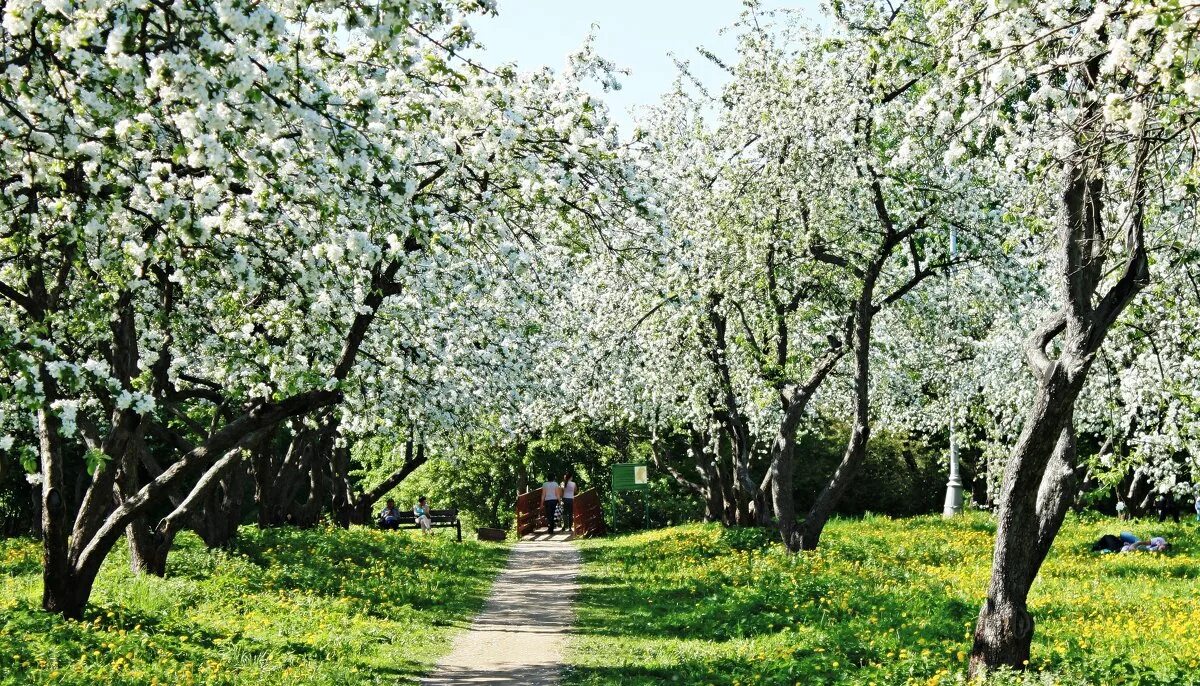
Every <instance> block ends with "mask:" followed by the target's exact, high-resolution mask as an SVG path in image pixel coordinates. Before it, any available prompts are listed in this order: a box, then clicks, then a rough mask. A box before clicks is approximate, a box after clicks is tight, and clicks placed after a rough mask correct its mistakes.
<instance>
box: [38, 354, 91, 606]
mask: <svg viewBox="0 0 1200 686" xmlns="http://www.w3.org/2000/svg"><path fill="white" fill-rule="evenodd" d="M42 384H43V388H44V392H45V394H46V399H45V401H44V402H43V403H42V406H41V407H39V408H38V415H37V419H38V444H39V445H38V447H39V450H40V452H41V459H42V507H41V509H42V513H41V515H42V557H43V568H42V608H44V609H45V610H46V611H47V612H57V613H60V614H62V615H64V616H66V617H69V618H71V619H79V618H80V617H81V616H82V615H83V605H84V602H86V598H87V595H88V594H89V593H90V592H91V589H90V588H88V589H83V590H81V589H79V588H78V586H77V584H76V583H75V579H73V578H72V575H71V561H70V558H69V557H68V548H67V544H68V536H69V532H68V529H67V507H66V503H65V502H63V496H62V486H63V470H62V446H61V442H60V440H59V434H58V430H59V420H58V415H56V414H55V413H54V410H53V408H52V407H51V403H52V402H53V399H54V398H55V397H56V395H57V394H56V391H57V388H58V387H57V384H56V383H55V381H54V379H53V377H51V376H50V375H49V374H48V373H43V374H42ZM81 595H82V599H81Z"/></svg>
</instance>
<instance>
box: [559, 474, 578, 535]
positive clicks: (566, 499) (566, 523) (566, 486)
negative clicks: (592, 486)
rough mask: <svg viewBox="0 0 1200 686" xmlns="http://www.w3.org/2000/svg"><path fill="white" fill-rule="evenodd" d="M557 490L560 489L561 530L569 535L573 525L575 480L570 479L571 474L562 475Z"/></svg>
mask: <svg viewBox="0 0 1200 686" xmlns="http://www.w3.org/2000/svg"><path fill="white" fill-rule="evenodd" d="M559 488H561V489H562V513H563V520H562V521H563V529H564V530H566V532H567V533H571V532H572V531H573V530H574V526H573V525H574V523H575V480H574V479H572V478H571V472H567V473H566V474H564V475H563V478H562V481H561V482H560V483H559Z"/></svg>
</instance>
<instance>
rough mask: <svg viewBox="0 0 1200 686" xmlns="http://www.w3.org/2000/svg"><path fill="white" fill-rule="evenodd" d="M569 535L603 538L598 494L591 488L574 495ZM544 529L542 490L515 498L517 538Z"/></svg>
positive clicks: (544, 514)
mask: <svg viewBox="0 0 1200 686" xmlns="http://www.w3.org/2000/svg"><path fill="white" fill-rule="evenodd" d="M571 519H572V520H573V521H572V522H571V534H572V535H574V536H577V537H580V538H583V537H587V536H603V535H604V533H605V531H606V529H605V527H604V510H603V509H602V508H601V507H600V493H599V492H597V491H596V489H594V488H591V489H588V490H586V491H583V492H581V493H576V494H575V501H574V510H573V516H572V517H571ZM545 528H546V513H545V512H544V510H543V508H542V489H540V488H539V489H536V490H533V491H529V492H528V493H522V494H521V495H519V496H517V537H518V538H526V537H528V536H531V535H533V532H535V531H537V530H538V529H545Z"/></svg>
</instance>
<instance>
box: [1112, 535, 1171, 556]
mask: <svg viewBox="0 0 1200 686" xmlns="http://www.w3.org/2000/svg"><path fill="white" fill-rule="evenodd" d="M1121 541H1122V542H1123V543H1124V544H1125V545H1123V546H1121V552H1123V553H1132V552H1134V551H1137V550H1145V551H1147V552H1151V553H1163V552H1166V551H1167V550H1168V549H1169V548H1170V547H1171V544H1170V543H1167V539H1165V538H1163V537H1162V536H1153V537H1151V538H1150V540H1148V541H1142V540H1139V539H1138V537H1137V536H1134V535H1133V534H1132V533H1130V532H1128V531H1122V532H1121Z"/></svg>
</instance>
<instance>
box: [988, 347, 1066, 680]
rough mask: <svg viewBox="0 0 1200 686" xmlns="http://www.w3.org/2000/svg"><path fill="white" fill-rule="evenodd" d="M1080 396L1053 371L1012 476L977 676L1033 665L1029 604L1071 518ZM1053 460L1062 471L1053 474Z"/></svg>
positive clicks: (1004, 498)
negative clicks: (1074, 419) (1069, 476)
mask: <svg viewBox="0 0 1200 686" xmlns="http://www.w3.org/2000/svg"><path fill="white" fill-rule="evenodd" d="M1077 393H1078V391H1077V390H1075V389H1072V387H1071V384H1069V383H1068V379H1067V375H1066V374H1065V373H1063V372H1060V371H1059V370H1057V369H1056V370H1054V371H1053V372H1052V373H1051V375H1050V377H1049V378H1048V379H1046V381H1045V382H1044V383H1043V385H1042V387H1041V388H1040V389H1039V392H1038V396H1037V399H1036V400H1035V403H1034V411H1033V414H1032V417H1031V420H1030V421H1027V422H1026V425H1025V428H1024V430H1023V431H1022V432H1021V437H1020V438H1019V439H1018V440H1017V446H1016V448H1015V450H1014V453H1013V456H1012V463H1011V464H1010V466H1009V469H1007V470H1006V471H1005V478H1004V483H1003V485H1002V486H1001V490H1000V511H999V514H998V517H997V521H996V547H995V550H994V552H993V558H992V577H991V582H990V583H989V585H988V596H987V600H986V601H985V603H984V605H983V608H982V609H981V610H980V612H979V621H978V624H977V625H976V627H975V642H974V647H973V648H972V652H971V670H972V672H976V671H978V670H981V669H982V668H984V667H995V666H1000V665H1006V666H1009V667H1012V668H1014V669H1023V668H1024V666H1025V665H1026V664H1027V662H1028V660H1029V651H1030V646H1031V644H1032V641H1033V624H1034V622H1033V617H1032V615H1030V614H1029V609H1028V606H1027V599H1028V596H1029V589H1030V587H1031V586H1032V585H1033V580H1034V578H1035V577H1036V576H1037V571H1038V569H1039V568H1040V567H1041V564H1042V561H1043V560H1044V559H1045V556H1046V554H1047V553H1048V552H1049V550H1050V543H1051V542H1052V541H1053V539H1054V535H1055V534H1057V533H1058V528H1059V526H1061V524H1062V518H1063V516H1064V514H1065V513H1066V507H1065V503H1066V502H1068V501H1067V500H1066V498H1064V497H1063V496H1064V495H1065V493H1064V490H1065V489H1066V488H1067V487H1068V486H1069V484H1068V483H1067V482H1066V480H1065V479H1063V478H1062V473H1063V469H1064V466H1065V465H1071V464H1072V463H1073V461H1074V458H1073V452H1074V445H1075V443H1074V432H1073V428H1072V426H1071V407H1072V406H1073V404H1074V397H1073V394H1077ZM1056 453H1058V456H1057V457H1056V456H1055V454H1056ZM1051 463H1055V464H1056V465H1058V468H1057V469H1056V470H1050V469H1048V466H1049V465H1051ZM1066 471H1069V472H1072V473H1073V470H1070V469H1069V468H1068V469H1067V470H1066Z"/></svg>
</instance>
